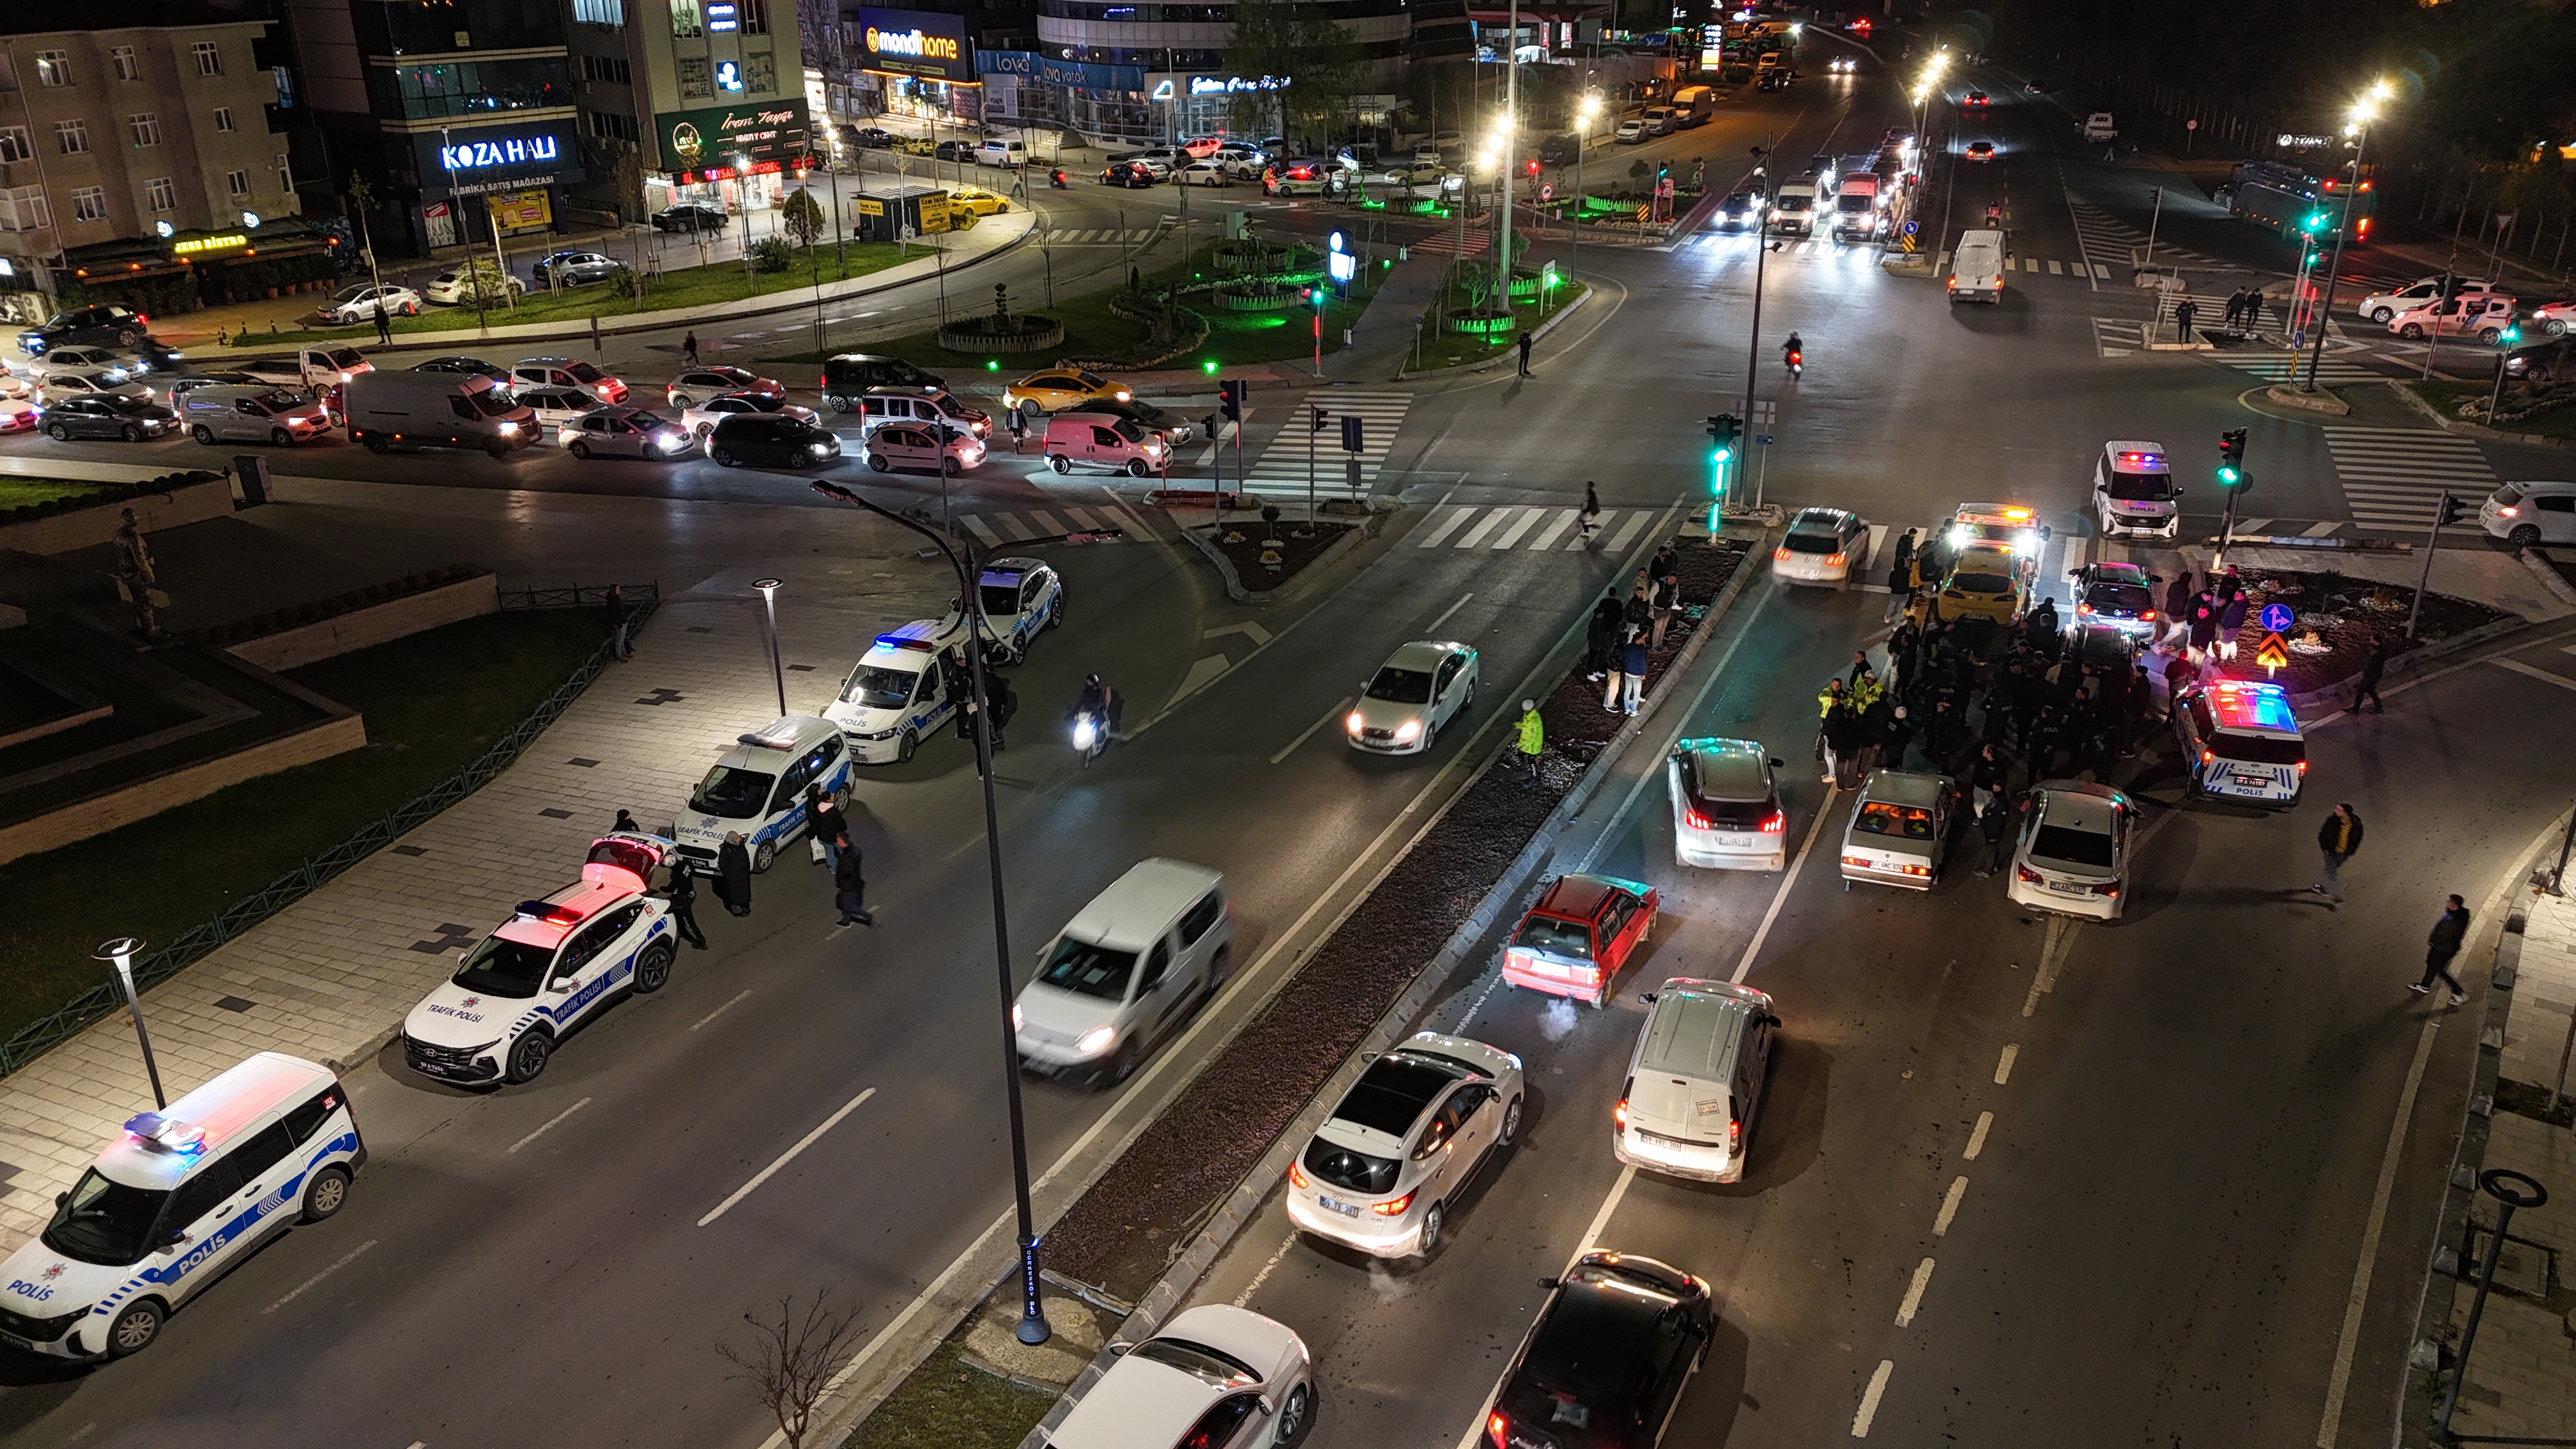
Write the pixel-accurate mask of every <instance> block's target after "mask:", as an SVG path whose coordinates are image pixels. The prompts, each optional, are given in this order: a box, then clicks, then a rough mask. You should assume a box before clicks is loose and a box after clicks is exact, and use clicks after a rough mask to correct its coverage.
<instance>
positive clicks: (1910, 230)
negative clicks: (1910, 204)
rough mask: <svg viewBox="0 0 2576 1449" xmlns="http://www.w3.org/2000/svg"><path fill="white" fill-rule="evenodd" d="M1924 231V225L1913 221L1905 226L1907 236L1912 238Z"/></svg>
mask: <svg viewBox="0 0 2576 1449" xmlns="http://www.w3.org/2000/svg"><path fill="white" fill-rule="evenodd" d="M1922 229H1923V224H1922V223H1921V222H1913V221H1909V222H1907V223H1906V224H1905V234H1906V235H1907V236H1912V235H1914V234H1915V233H1916V232H1918V231H1921V230H1922Z"/></svg>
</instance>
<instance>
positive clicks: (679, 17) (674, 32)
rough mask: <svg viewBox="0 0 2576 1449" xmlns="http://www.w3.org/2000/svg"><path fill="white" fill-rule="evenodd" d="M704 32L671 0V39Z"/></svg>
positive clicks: (690, 11) (694, 6)
mask: <svg viewBox="0 0 2576 1449" xmlns="http://www.w3.org/2000/svg"><path fill="white" fill-rule="evenodd" d="M706 33H707V27H706V22H705V21H704V20H702V19H700V18H699V16H698V0H671V38H672V39H674V40H695V39H697V38H698V37H699V36H701V35H704V34H706ZM56 54H60V52H56ZM685 63H686V62H683V64H685ZM47 84H49V85H50V84H52V82H50V81H49V82H47Z"/></svg>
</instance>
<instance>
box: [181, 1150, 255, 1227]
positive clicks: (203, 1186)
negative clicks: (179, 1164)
mask: <svg viewBox="0 0 2576 1449" xmlns="http://www.w3.org/2000/svg"><path fill="white" fill-rule="evenodd" d="M241 1183H242V1180H241V1169H239V1168H237V1167H235V1166H233V1164H232V1160H231V1159H230V1158H225V1157H218V1158H216V1159H215V1160H214V1161H212V1162H209V1163H207V1164H206V1165H205V1166H203V1167H200V1168H198V1169H197V1173H196V1175H195V1176H194V1177H191V1178H189V1179H188V1180H187V1181H186V1182H184V1183H181V1184H180V1185H179V1188H178V1190H177V1191H175V1192H173V1193H171V1194H170V1203H169V1206H167V1207H165V1208H163V1209H162V1210H161V1226H162V1228H163V1229H165V1230H168V1229H173V1228H175V1229H180V1230H183V1231H184V1230H186V1229H189V1228H193V1227H195V1226H196V1224H197V1220H198V1219H199V1218H202V1217H204V1216H205V1215H206V1214H208V1213H210V1212H213V1211H214V1210H215V1209H216V1208H219V1207H221V1206H223V1202H224V1199H225V1198H228V1197H231V1196H232V1195H233V1193H234V1191H235V1190H237V1189H238V1188H240V1186H241Z"/></svg>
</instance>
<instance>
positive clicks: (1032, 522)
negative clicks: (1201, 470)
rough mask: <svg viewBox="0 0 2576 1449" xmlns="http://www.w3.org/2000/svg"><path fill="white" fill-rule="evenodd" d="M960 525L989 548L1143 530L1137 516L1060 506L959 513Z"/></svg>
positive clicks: (1105, 510)
mask: <svg viewBox="0 0 2576 1449" xmlns="http://www.w3.org/2000/svg"><path fill="white" fill-rule="evenodd" d="M932 522H934V523H935V522H937V519H936V518H935V517H934V518H933V519H932ZM957 526H958V527H959V528H962V529H964V530H966V531H967V532H968V533H971V534H973V535H974V536H975V540H976V542H978V543H981V544H982V545H984V546H985V547H986V548H999V547H1001V546H1002V545H1003V544H1006V543H1026V542H1028V541H1029V540H1031V539H1039V538H1058V537H1061V536H1063V535H1065V534H1068V533H1089V532H1093V531H1095V530H1104V529H1120V530H1123V531H1124V532H1126V534H1127V535H1128V536H1129V537H1131V538H1133V537H1136V536H1137V535H1138V533H1139V531H1140V530H1139V528H1138V526H1137V519H1136V518H1135V517H1134V515H1132V514H1129V513H1127V512H1125V511H1124V510H1120V509H1111V508H1061V507H1059V508H1032V509H1028V510H1026V511H1014V512H1010V513H960V514H958V515H957Z"/></svg>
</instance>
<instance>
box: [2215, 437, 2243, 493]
mask: <svg viewBox="0 0 2576 1449" xmlns="http://www.w3.org/2000/svg"><path fill="white" fill-rule="evenodd" d="M2218 484H2219V486H2220V487H2222V488H2241V487H2243V486H2244V484H2245V430H2244V429H2243V428H2229V429H2228V430H2227V431H2226V432H2223V433H2221V434H2219V435H2218Z"/></svg>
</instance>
